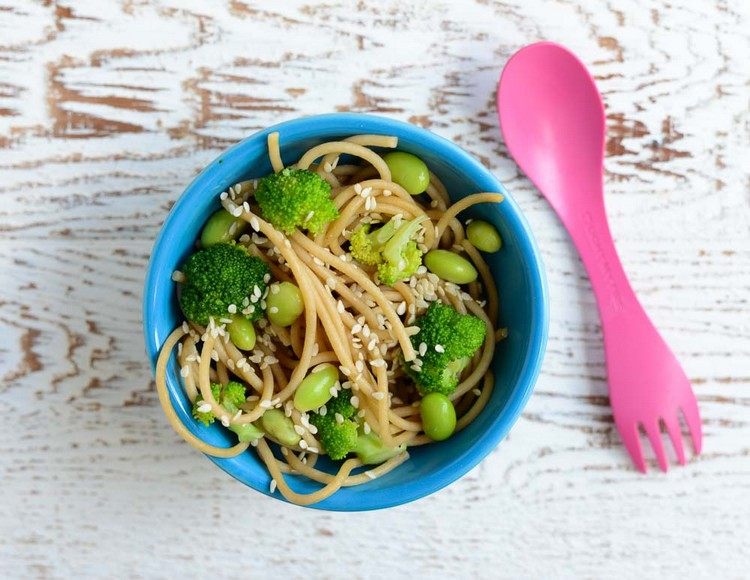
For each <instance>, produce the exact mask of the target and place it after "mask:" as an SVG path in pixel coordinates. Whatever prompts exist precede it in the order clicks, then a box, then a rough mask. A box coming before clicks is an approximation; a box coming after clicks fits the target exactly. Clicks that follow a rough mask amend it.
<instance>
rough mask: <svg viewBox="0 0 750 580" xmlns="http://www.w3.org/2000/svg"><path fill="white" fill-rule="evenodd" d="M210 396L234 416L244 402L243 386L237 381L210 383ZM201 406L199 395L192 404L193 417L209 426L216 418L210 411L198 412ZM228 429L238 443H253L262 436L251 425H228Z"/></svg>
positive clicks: (259, 431)
mask: <svg viewBox="0 0 750 580" xmlns="http://www.w3.org/2000/svg"><path fill="white" fill-rule="evenodd" d="M211 394H212V395H213V396H214V399H216V402H217V403H219V404H220V405H221V406H222V407H224V408H225V409H226V410H227V412H229V413H230V414H232V415H234V414H235V413H237V411H239V407H240V405H242V404H243V403H244V402H245V385H243V384H242V383H238V382H237V381H229V382H228V383H227V384H226V385H221V384H219V383H211ZM202 404H203V399H202V398H201V396H200V394H198V396H197V397H196V399H195V402H194V403H193V417H195V418H196V419H197V420H198V421H200V422H201V423H203V424H204V425H210V424H211V423H213V422H214V420H215V419H216V417H214V414H213V413H212V412H211V411H207V412H205V413H204V412H202V411H199V410H198V409H199V407H200V406H201V405H202ZM229 429H230V430H231V431H234V432H235V433H236V434H237V438H238V439H239V440H240V441H243V442H244V441H254V440H255V439H258V438H259V437H261V436H262V435H263V431H261V430H260V429H258V428H257V427H256V426H255V425H253V424H252V423H245V424H243V425H230V426H229Z"/></svg>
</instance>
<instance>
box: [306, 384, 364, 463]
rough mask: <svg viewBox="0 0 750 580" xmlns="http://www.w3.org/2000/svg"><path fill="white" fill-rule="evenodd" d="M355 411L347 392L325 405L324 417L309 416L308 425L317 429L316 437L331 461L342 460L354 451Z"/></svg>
mask: <svg viewBox="0 0 750 580" xmlns="http://www.w3.org/2000/svg"><path fill="white" fill-rule="evenodd" d="M356 411H357V409H356V408H355V407H354V405H352V404H351V402H350V399H349V391H342V392H340V393H339V394H338V395H337V396H336V397H334V398H333V399H331V400H329V401H328V402H327V403H326V414H325V415H320V414H318V413H313V414H312V415H311V416H310V423H312V424H313V425H315V426H316V427H317V428H318V437H319V438H320V441H321V443H323V446H324V447H325V450H326V453H328V456H329V457H330V458H331V459H343V458H344V457H346V456H347V454H348V453H349V452H351V451H353V450H354V447H355V446H356V444H357V422H356V420H354V417H355V413H356ZM337 416H338V417H337ZM342 419H343V420H342Z"/></svg>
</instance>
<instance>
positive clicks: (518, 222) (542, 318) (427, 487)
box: [142, 113, 549, 512]
mask: <svg viewBox="0 0 750 580" xmlns="http://www.w3.org/2000/svg"><path fill="white" fill-rule="evenodd" d="M331 124H334V125H337V126H338V125H341V133H342V134H346V133H349V132H352V133H355V132H368V133H380V134H395V135H396V136H398V137H399V139H402V138H406V139H407V140H410V141H412V142H419V143H420V145H421V146H429V147H430V148H431V149H432V150H433V151H436V152H437V153H438V154H439V155H442V156H444V157H447V158H450V159H451V160H452V161H453V163H454V164H455V165H457V166H460V167H462V168H463V169H464V172H466V173H472V174H474V175H477V174H479V175H481V177H482V179H483V180H486V181H488V182H490V183H492V185H493V186H494V189H495V191H498V192H500V193H502V194H503V195H504V196H505V201H504V202H503V205H505V206H506V210H505V211H504V213H503V216H502V219H503V220H504V221H505V222H506V223H508V224H509V227H511V228H513V229H514V230H515V231H517V232H521V234H522V235H519V236H518V239H517V241H516V243H517V245H518V246H520V247H519V251H520V252H521V254H522V255H523V256H525V257H526V260H525V262H526V266H527V270H528V276H529V281H530V300H531V301H532V304H533V305H534V306H533V307H532V313H533V314H534V318H536V320H534V319H532V321H531V330H530V336H529V347H528V351H527V352H528V354H527V358H526V360H525V361H524V364H523V367H522V369H521V371H520V372H519V376H518V380H517V381H516V384H515V385H514V389H513V390H512V392H511V394H510V396H509V399H508V402H507V404H506V407H505V408H504V412H503V413H502V414H498V415H497V416H496V417H495V418H494V419H493V421H492V423H491V426H490V428H489V429H487V430H486V431H485V432H484V433H483V434H482V436H481V438H480V439H478V440H477V441H476V442H475V443H474V444H473V445H471V446H470V447H469V448H468V449H467V450H466V452H464V453H461V454H460V455H459V456H458V457H457V458H455V459H454V460H453V461H446V463H445V465H443V466H441V467H440V468H439V469H438V470H437V471H435V472H434V473H431V474H430V475H429V476H426V477H422V478H420V479H418V480H417V481H415V482H407V483H404V484H403V485H396V486H395V487H392V488H388V493H377V494H363V496H362V498H359V503H357V504H356V505H352V504H351V503H346V504H343V503H336V502H335V501H333V502H332V501H331V500H332V498H335V497H336V494H333V496H331V497H329V498H327V499H326V500H324V501H323V502H320V503H318V504H313V505H310V506H304V507H309V508H313V509H320V510H326V511H345V512H353V511H369V510H376V509H384V508H389V507H394V506H398V505H403V504H406V503H410V502H412V501H415V500H417V499H420V498H423V497H425V496H428V495H431V494H433V493H435V492H437V491H439V490H440V489H442V488H444V487H445V486H447V485H449V484H451V483H453V482H454V481H456V480H458V479H460V478H461V477H462V476H463V475H465V474H466V473H467V472H468V471H470V470H471V469H473V468H474V467H475V466H476V465H478V464H479V463H480V462H481V461H482V460H483V459H484V458H485V457H487V455H489V454H490V453H491V452H492V450H493V449H494V448H495V447H496V446H497V445H498V444H499V443H500V441H502V439H504V438H505V436H506V435H507V434H508V432H509V431H510V428H511V427H512V426H513V425H514V424H515V423H516V421H517V420H518V418H519V416H520V415H521V412H522V410H523V408H524V407H525V405H526V403H527V401H528V399H529V397H530V396H531V393H532V392H533V389H534V385H535V383H536V379H537V377H538V375H539V372H540V370H541V366H542V361H543V359H544V354H545V350H546V344H547V334H548V328H549V299H548V289H547V280H546V274H545V269H544V263H543V260H542V256H541V253H540V252H539V249H538V247H537V244H536V241H535V239H534V236H533V234H532V232H531V229H530V227H529V225H528V223H527V221H526V219H525V218H524V216H523V214H522V212H521V209H520V208H519V206H518V205H517V204H516V202H515V201H514V200H513V198H512V196H511V195H510V194H509V193H508V191H507V190H506V189H505V187H504V186H503V185H502V184H501V183H500V181H499V180H498V179H497V178H496V177H495V175H494V174H493V173H492V172H491V171H490V170H489V169H488V168H486V167H485V166H484V165H482V164H481V163H480V162H479V161H478V160H477V159H475V158H474V157H473V156H471V155H470V154H469V153H468V152H466V151H464V150H463V149H462V148H461V147H460V146H458V145H457V144H455V143H453V142H452V141H450V140H448V139H446V138H444V137H441V136H439V135H436V134H435V133H432V132H431V131H428V130H427V129H423V128H421V127H418V126H416V125H412V124H410V123H407V122H404V121H399V120H396V119H392V118H389V117H385V116H380V115H373V114H366V113H327V114H322V115H313V116H308V117H296V118H294V119H290V120H287V121H284V122H281V123H278V124H276V125H273V126H270V127H267V128H265V129H262V130H260V131H257V132H255V133H253V134H252V135H249V136H248V137H246V138H244V139H242V140H241V141H239V142H237V143H235V144H234V145H232V146H231V147H229V148H227V149H225V150H224V151H222V152H221V153H220V154H219V155H218V156H217V157H216V158H215V159H214V160H213V161H211V163H209V164H208V165H207V166H206V167H205V168H204V169H203V170H202V171H201V172H200V173H198V175H196V176H195V178H193V179H192V180H191V182H190V183H189V184H188V185H187V186H186V187H185V189H184V190H183V192H182V193H181V194H180V196H179V197H178V198H177V200H176V202H175V203H174V205H173V206H172V208H171V209H170V211H169V213H168V215H167V217H166V219H165V220H164V223H163V224H162V226H161V228H160V230H159V233H158V235H157V237H156V239H155V241H154V245H153V247H152V250H151V255H150V258H149V262H148V265H147V267H146V276H145V280H144V292H143V317H142V319H143V332H144V337H145V346H146V353H147V355H148V357H149V360H150V361H151V367H152V374H153V372H154V370H155V365H156V359H157V357H158V355H159V350H160V348H161V345H160V344H156V337H155V333H154V332H153V325H154V320H155V317H156V314H157V308H156V304H155V303H154V301H153V300H151V295H152V290H151V288H152V287H153V285H154V278H155V277H156V270H157V269H156V268H155V266H156V265H157V263H158V261H159V255H160V253H161V251H162V249H163V247H164V245H165V240H166V238H167V233H168V232H169V231H170V228H172V227H173V223H174V222H175V221H176V219H177V217H176V216H177V215H178V214H179V213H180V209H181V208H182V206H183V205H186V204H187V203H189V199H190V198H191V197H192V196H194V195H198V194H199V192H200V189H201V182H202V181H204V180H205V179H206V178H207V176H209V175H210V174H211V173H212V172H213V171H214V170H215V169H216V168H217V166H218V165H219V164H221V163H222V162H223V160H224V159H225V158H227V157H229V156H230V155H231V154H232V153H235V152H237V151H238V150H240V149H242V148H244V147H245V146H246V145H247V144H248V143H249V142H251V141H256V140H258V139H265V138H266V136H267V135H268V134H269V133H271V132H273V131H279V132H280V133H282V135H284V132H290V131H291V132H292V133H293V132H294V130H295V129H296V130H298V131H302V132H304V133H309V132H311V131H313V132H314V130H315V128H316V127H318V128H320V129H322V128H326V129H330V125H331ZM287 134H288V133H287ZM294 139H295V138H294V135H292V139H291V140H292V141H294ZM507 208H509V209H510V211H507ZM496 211H499V210H496ZM529 258H530V259H529ZM162 308H163V306H162ZM168 372H169V371H168ZM167 390H168V393H169V397H170V401H171V402H172V404H173V405H174V406H175V409H176V410H177V411H178V415H179V414H180V413H179V407H178V405H177V404H176V403H177V401H175V398H176V394H175V392H174V391H175V386H174V384H173V382H172V381H167ZM207 457H208V458H209V459H210V460H211V461H212V462H213V463H214V464H216V465H218V466H219V467H220V468H221V469H222V470H223V471H225V472H226V473H228V474H229V475H230V476H232V477H233V478H235V479H237V480H238V481H240V482H241V483H243V484H245V485H246V486H248V487H250V488H252V489H254V490H256V491H259V492H261V493H263V494H264V495H266V496H269V497H273V498H274V499H278V500H281V501H284V502H285V503H289V502H287V501H286V500H285V499H284V498H283V497H281V496H280V495H279V494H277V493H274V494H272V493H270V490H269V489H268V488H267V487H265V486H264V487H260V486H258V485H256V484H255V482H253V481H248V480H246V479H245V478H243V477H242V476H241V475H240V474H239V473H237V472H236V470H235V469H234V467H233V465H232V464H231V463H225V462H224V461H222V460H221V459H220V458H217V457H212V456H207ZM292 505H295V504H292Z"/></svg>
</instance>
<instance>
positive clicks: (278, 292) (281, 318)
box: [266, 282, 305, 326]
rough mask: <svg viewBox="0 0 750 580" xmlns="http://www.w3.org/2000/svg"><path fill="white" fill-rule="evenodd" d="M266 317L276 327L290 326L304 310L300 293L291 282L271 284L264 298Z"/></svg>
mask: <svg viewBox="0 0 750 580" xmlns="http://www.w3.org/2000/svg"><path fill="white" fill-rule="evenodd" d="M266 306H267V308H266V316H268V320H270V321H271V323H273V324H275V325H276V326H291V325H292V324H294V321H295V320H297V318H298V317H299V315H300V314H302V311H303V310H304V309H305V303H304V301H303V300H302V292H300V290H299V288H297V286H295V285H294V284H292V283H291V282H281V283H280V284H273V285H272V286H271V288H270V290H269V292H268V296H266Z"/></svg>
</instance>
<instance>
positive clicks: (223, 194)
mask: <svg viewBox="0 0 750 580" xmlns="http://www.w3.org/2000/svg"><path fill="white" fill-rule="evenodd" d="M227 197H229V195H228V194H227V192H226V191H222V192H221V193H220V194H219V199H220V200H221V201H224V200H225V199H226V198H227Z"/></svg>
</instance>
